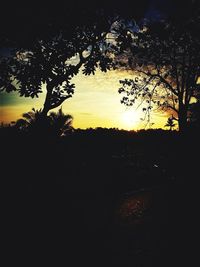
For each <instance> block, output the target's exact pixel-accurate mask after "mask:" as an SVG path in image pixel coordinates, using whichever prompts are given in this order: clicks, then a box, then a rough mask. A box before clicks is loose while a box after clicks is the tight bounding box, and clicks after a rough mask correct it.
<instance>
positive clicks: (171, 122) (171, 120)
mask: <svg viewBox="0 0 200 267" xmlns="http://www.w3.org/2000/svg"><path fill="white" fill-rule="evenodd" d="M175 126H176V123H174V118H173V117H169V118H168V119H167V123H166V124H165V127H169V130H170V131H172V130H173V128H174V127H175Z"/></svg>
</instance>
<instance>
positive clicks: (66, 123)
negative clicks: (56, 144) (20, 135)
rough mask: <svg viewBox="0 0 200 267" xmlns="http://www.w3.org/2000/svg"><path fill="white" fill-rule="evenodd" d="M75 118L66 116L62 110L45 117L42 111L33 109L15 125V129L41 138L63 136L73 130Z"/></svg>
mask: <svg viewBox="0 0 200 267" xmlns="http://www.w3.org/2000/svg"><path fill="white" fill-rule="evenodd" d="M72 121H73V117H72V116H71V115H69V114H64V113H63V111H62V108H60V109H59V110H58V112H50V114H49V115H48V116H47V117H44V116H43V114H42V110H41V109H40V110H36V109H34V108H33V109H32V110H31V111H29V112H26V113H23V114H22V118H20V119H18V120H17V121H16V122H15V123H14V127H15V128H17V129H19V130H20V131H25V132H30V133H34V134H38V135H39V136H41V135H42V136H44V137H45V138H46V137H47V135H48V136H56V137H59V136H63V135H65V134H66V133H67V132H68V131H69V130H71V129H72Z"/></svg>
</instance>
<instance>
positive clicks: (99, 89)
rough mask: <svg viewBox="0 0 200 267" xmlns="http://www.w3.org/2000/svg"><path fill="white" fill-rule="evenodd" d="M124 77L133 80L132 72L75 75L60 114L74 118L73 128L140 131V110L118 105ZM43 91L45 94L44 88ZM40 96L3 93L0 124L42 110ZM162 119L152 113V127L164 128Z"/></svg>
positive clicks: (162, 117)
mask: <svg viewBox="0 0 200 267" xmlns="http://www.w3.org/2000/svg"><path fill="white" fill-rule="evenodd" d="M124 78H127V79H129V78H134V73H133V72H132V73H131V72H127V71H108V72H107V73H102V72H100V71H97V72H96V74H95V75H91V76H85V75H83V74H82V73H81V72H80V73H79V74H78V75H77V76H75V77H74V78H73V82H74V83H75V85H76V88H75V94H74V96H73V97H72V98H69V99H68V100H66V101H65V102H64V103H63V104H62V110H63V112H65V113H66V114H71V115H72V116H73V117H74V121H73V126H74V128H82V129H85V128H90V127H92V128H96V127H105V128H113V127H115V128H119V129H126V130H139V129H140V128H144V122H142V121H141V120H140V119H141V118H142V117H143V116H144V114H143V112H142V111H141V109H138V110H136V106H135V107H133V108H131V109H127V107H125V106H124V105H122V104H121V103H120V100H121V98H122V95H120V94H119V93H118V88H119V87H120V84H119V80H120V79H124ZM43 89H44V90H43V91H44V92H45V88H43ZM0 97H1V96H0ZM44 97H45V93H43V94H41V95H40V97H39V98H35V99H31V98H24V97H19V96H17V95H16V94H5V96H4V100H2V99H3V98H1V107H0V121H1V122H6V123H7V122H10V121H15V120H17V119H18V118H20V117H21V115H22V113H24V112H27V111H30V110H31V109H32V108H33V107H34V108H35V109H40V108H42V107H43V103H44ZM5 98H6V99H5ZM6 100H7V101H6ZM136 105H137V104H136ZM54 111H55V110H54ZM166 118H167V114H164V115H161V114H153V122H155V124H154V125H153V126H152V128H159V127H164V125H165V124H166V120H167V119H166Z"/></svg>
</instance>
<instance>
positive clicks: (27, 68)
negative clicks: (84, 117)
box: [0, 0, 148, 116]
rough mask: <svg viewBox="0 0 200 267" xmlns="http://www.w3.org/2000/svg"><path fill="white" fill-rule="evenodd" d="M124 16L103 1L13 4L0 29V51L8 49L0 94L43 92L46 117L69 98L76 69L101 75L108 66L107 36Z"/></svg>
mask: <svg viewBox="0 0 200 267" xmlns="http://www.w3.org/2000/svg"><path fill="white" fill-rule="evenodd" d="M147 2H148V1H147V0H143V1H142V4H141V5H139V6H138V7H137V8H136V9H135V11H134V14H135V16H136V17H138V14H141V13H142V11H143V9H144V7H145V6H143V4H145V3H147ZM127 3H129V1H127ZM11 11H12V10H11ZM127 11H128V8H127V7H126V5H125V8H123V7H122V4H117V3H113V2H110V3H109V2H107V1H106V3H103V4H102V5H101V4H97V6H95V5H94V4H91V3H89V2H88V1H84V3H81V2H80V3H79V2H76V4H75V3H71V5H69V4H68V3H65V4H63V3H61V4H56V5H55V3H54V4H51V3H49V4H48V5H47V4H44V5H42V4H39V6H38V5H35V4H33V2H32V3H31V5H30V7H28V6H26V5H23V6H18V5H17V6H16V10H15V11H13V12H11V14H10V15H11V20H12V19H13V20H15V23H11V26H8V25H7V24H6V27H5V29H1V31H2V35H1V39H2V38H3V40H1V41H2V42H3V43H4V46H7V47H10V48H11V47H12V48H14V49H10V50H9V53H7V57H5V55H4V56H3V57H2V58H1V59H0V69H1V77H0V90H1V91H3V90H4V91H7V92H10V91H14V90H15V91H18V92H19V94H20V96H25V97H38V94H40V93H41V92H42V91H43V88H45V90H46V98H45V102H44V107H43V111H42V112H43V114H44V116H46V115H47V113H48V112H49V111H50V110H51V109H53V108H56V107H58V106H60V105H61V104H62V103H63V101H65V100H66V99H68V98H70V97H71V96H72V94H73V93H74V88H75V85H74V84H73V83H72V82H71V79H72V78H73V76H74V75H76V74H78V72H79V71H80V70H81V71H83V73H84V74H85V75H90V74H94V73H95V70H96V69H97V68H99V69H100V70H101V71H107V70H108V69H110V68H111V67H112V60H111V58H110V57H109V49H110V48H111V45H110V42H109V38H110V35H109V34H110V33H111V32H112V33H113V31H114V28H113V26H112V25H113V23H114V22H115V21H116V20H119V19H120V16H124V17H126V16H129V15H130V12H127ZM9 12H10V8H9ZM125 13H127V14H125ZM19 14H20V15H19ZM136 14H137V15H136ZM36 16H37V20H36ZM139 16H140V15H139ZM1 19H2V18H1ZM9 25H10V24H9ZM2 36H3V37H2ZM0 47H1V44H0Z"/></svg>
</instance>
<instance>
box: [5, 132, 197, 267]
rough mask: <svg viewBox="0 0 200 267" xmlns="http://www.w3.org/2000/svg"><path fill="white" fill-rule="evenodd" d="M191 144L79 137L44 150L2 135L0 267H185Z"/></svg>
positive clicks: (191, 248)
mask: <svg viewBox="0 0 200 267" xmlns="http://www.w3.org/2000/svg"><path fill="white" fill-rule="evenodd" d="M197 140H198V138H197V136H196V137H195V138H194V136H193V138H191V136H189V135H188V136H187V137H180V136H179V135H178V134H177V133H175V132H174V133H169V132H166V131H155V132H149V133H147V132H141V133H139V134H133V133H132V134H131V133H127V132H123V133H116V132H105V131H103V132H102V131H101V132H84V131H83V132H81V131H79V132H75V133H73V134H72V135H70V136H68V137H65V138H63V139H60V140H54V141H52V139H50V138H45V139H43V140H41V139H34V138H33V137H31V136H29V135H23V136H22V135H21V134H19V135H18V134H15V135H13V133H12V132H10V131H6V130H5V129H3V131H2V129H1V141H3V142H2V144H1V147H2V156H3V157H2V163H3V164H2V165H1V168H2V170H3V180H5V181H6V183H7V187H6V188H7V191H8V192H6V197H5V198H4V200H3V206H4V208H5V210H6V216H5V217H4V218H5V222H6V225H5V231H4V232H5V234H6V238H5V244H4V247H5V248H6V247H8V248H9V249H10V255H8V257H7V262H8V263H9V262H10V260H11V261H13V260H14V262H16V263H17V262H19V263H20V265H26V266H29V265H34V266H35V265H47V264H51V263H52V265H55V266H64V265H65V266H66V265H67V266H80V265H81V266H120V267H121V266H123V267H126V266H127V267H128V266H181V265H183V264H185V263H186V266H191V265H192V262H193V261H194V260H195V256H198V254H197V253H196V251H195V248H197V246H196V245H194V244H195V239H197V214H198V189H197V188H198V187H197V180H198V169H199V168H198V162H199V157H198V153H199V150H198V142H197ZM195 151H196V154H195V153H194V152H195ZM138 201H139V202H138ZM136 202H138V203H139V204H138V205H139V206H138V207H136V206H135V205H136V204H135V203H136Z"/></svg>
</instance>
